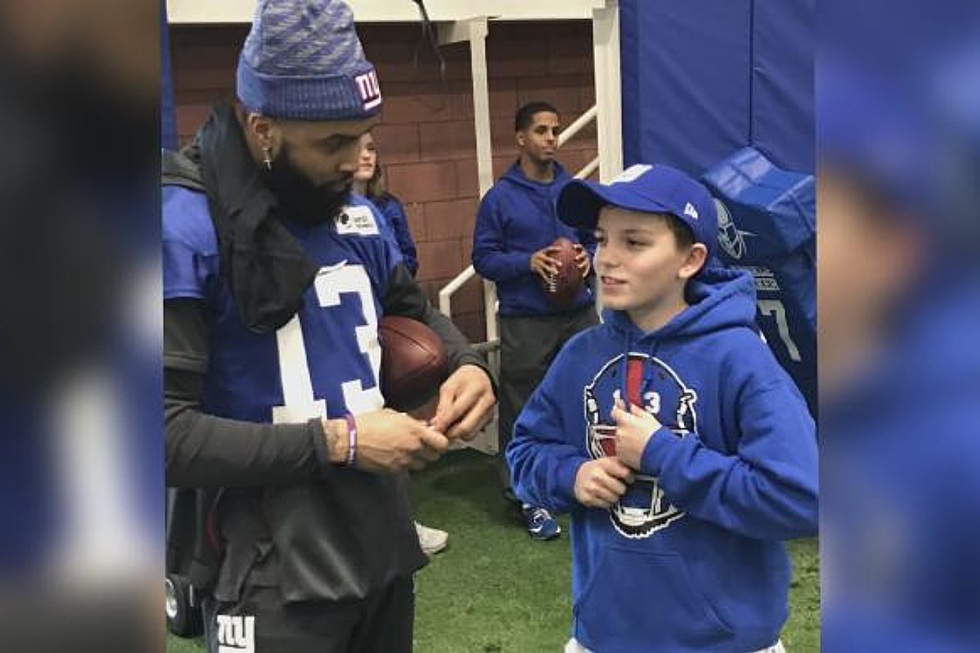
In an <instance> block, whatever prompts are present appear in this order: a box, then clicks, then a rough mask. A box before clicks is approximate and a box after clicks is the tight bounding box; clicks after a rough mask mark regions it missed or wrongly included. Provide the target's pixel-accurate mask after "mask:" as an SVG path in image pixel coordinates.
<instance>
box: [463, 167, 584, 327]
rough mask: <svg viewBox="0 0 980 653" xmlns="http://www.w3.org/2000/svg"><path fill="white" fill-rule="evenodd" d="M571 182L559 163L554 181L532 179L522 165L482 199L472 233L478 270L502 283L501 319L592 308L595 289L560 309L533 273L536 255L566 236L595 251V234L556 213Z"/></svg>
mask: <svg viewBox="0 0 980 653" xmlns="http://www.w3.org/2000/svg"><path fill="white" fill-rule="evenodd" d="M571 179H572V178H571V176H569V174H568V173H567V172H565V169H564V168H562V167H561V165H559V164H558V162H557V161H556V162H555V179H554V181H552V182H551V183H547V184H543V183H541V182H537V181H532V180H530V179H528V178H527V176H525V174H524V172H523V171H522V170H521V166H520V162H518V163H514V164H513V165H512V166H511V167H510V169H508V170H507V172H506V174H504V176H503V177H501V178H500V180H499V181H498V182H497V183H496V184H494V186H493V188H491V189H490V190H489V191H487V194H486V195H484V196H483V201H482V202H480V210H479V212H478V213H477V215H476V226H475V227H474V230H473V255H472V257H473V267H474V268H476V271H477V272H479V273H480V275H481V276H482V277H484V278H486V279H490V280H491V281H493V282H495V283H496V284H497V298H498V299H499V300H500V309H499V312H500V314H501V315H504V316H517V315H521V316H526V315H550V314H554V313H559V312H571V311H575V310H578V309H580V308H582V307H584V306H588V305H591V304H592V291H591V290H590V289H589V288H588V287H587V286H586V287H583V289H582V291H581V292H580V293H579V296H578V297H577V298H576V300H575V304H574V305H573V306H571V307H569V308H566V309H564V310H561V311H560V310H558V309H556V308H555V307H554V306H553V305H552V304H551V303H550V302H549V300H548V298H547V297H545V294H544V291H543V290H542V289H541V281H540V277H539V276H538V275H537V273H535V272H532V271H531V255H532V254H534V252H536V251H538V250H540V249H543V248H545V247H547V246H548V245H550V244H551V243H552V242H554V241H555V239H556V238H560V237H562V236H564V237H565V238H568V239H569V240H570V241H572V242H573V243H581V244H582V245H584V246H585V247H586V249H588V250H589V252H590V253H594V252H595V239H594V238H592V236H591V234H580V232H578V231H576V230H575V229H572V228H571V227H569V226H567V225H565V224H564V223H562V222H560V221H559V220H558V215H557V214H556V213H555V199H556V198H557V197H558V193H559V192H561V189H562V188H564V186H565V184H567V183H568V182H569V181H571Z"/></svg>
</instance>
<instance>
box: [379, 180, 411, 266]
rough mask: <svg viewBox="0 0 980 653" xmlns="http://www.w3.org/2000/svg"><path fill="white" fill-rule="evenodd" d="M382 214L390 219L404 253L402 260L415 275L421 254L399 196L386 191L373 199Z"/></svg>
mask: <svg viewBox="0 0 980 653" xmlns="http://www.w3.org/2000/svg"><path fill="white" fill-rule="evenodd" d="M371 201H372V202H373V203H374V205H375V206H376V207H377V209H378V210H379V211H380V212H381V215H383V216H384V218H385V219H386V220H387V221H388V224H389V225H390V226H391V230H392V232H393V234H394V236H395V244H396V245H397V246H398V250H399V251H400V252H401V253H402V262H403V263H404V264H405V267H406V268H408V271H409V272H411V273H412V276H413V277H414V276H415V275H416V273H418V271H419V256H418V251H417V250H416V248H415V240H414V239H413V238H412V232H411V230H410V229H409V227H408V217H407V216H406V215H405V208H404V207H403V206H402V203H401V202H400V201H398V198H397V197H395V196H394V195H391V194H388V193H385V194H384V195H382V196H380V197H376V198H374V199H373V200H371Z"/></svg>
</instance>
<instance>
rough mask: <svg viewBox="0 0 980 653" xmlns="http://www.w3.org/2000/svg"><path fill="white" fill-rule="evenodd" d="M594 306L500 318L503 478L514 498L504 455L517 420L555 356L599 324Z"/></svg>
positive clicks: (505, 488) (500, 439) (500, 431)
mask: <svg viewBox="0 0 980 653" xmlns="http://www.w3.org/2000/svg"><path fill="white" fill-rule="evenodd" d="M598 322H599V318H598V316H597V315H596V312H595V308H594V307H593V306H586V307H585V308H583V309H581V310H579V311H576V312H574V313H565V314H562V315H543V316H534V317H505V316H501V318H500V388H499V389H500V397H499V399H500V412H499V414H500V425H499V431H498V444H499V446H500V454H501V465H500V478H501V483H502V484H503V487H504V493H505V494H506V495H507V496H508V497H510V498H513V493H512V491H511V489H510V471H509V469H508V468H507V463H506V461H504V459H503V453H504V450H505V449H506V448H507V443H508V442H510V438H511V436H512V434H513V430H514V422H516V421H517V416H518V415H519V414H520V412H521V409H522V408H524V404H526V403H527V400H528V399H530V397H531V393H533V392H534V389H535V388H537V387H538V384H539V383H541V380H542V379H544V375H545V373H546V372H547V371H548V368H549V367H550V366H551V363H552V361H554V360H555V356H557V355H558V352H559V351H560V350H561V348H562V347H563V346H564V345H565V343H566V342H568V340H569V339H570V338H571V337H572V336H574V335H575V334H576V333H578V332H579V331H581V330H583V329H586V328H588V327H590V326H593V325H595V324H598Z"/></svg>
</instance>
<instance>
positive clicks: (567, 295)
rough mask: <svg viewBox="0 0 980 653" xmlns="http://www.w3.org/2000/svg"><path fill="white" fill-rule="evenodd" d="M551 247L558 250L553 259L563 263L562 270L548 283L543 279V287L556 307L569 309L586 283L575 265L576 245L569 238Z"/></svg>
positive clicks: (559, 240) (562, 239) (558, 241)
mask: <svg viewBox="0 0 980 653" xmlns="http://www.w3.org/2000/svg"><path fill="white" fill-rule="evenodd" d="M551 247H553V248H555V250H556V251H555V252H554V253H553V254H552V258H555V259H557V260H558V261H560V262H561V270H560V271H559V272H558V274H555V275H553V276H552V277H551V278H550V279H548V280H547V281H545V280H544V279H542V280H541V287H542V289H543V290H544V294H545V296H546V297H547V298H548V299H549V300H550V301H551V303H552V304H553V305H554V306H555V307H557V308H568V307H570V306H572V305H573V304H574V303H575V298H576V297H578V294H579V292H580V291H581V290H582V285H583V283H584V279H582V273H581V271H580V270H579V269H578V266H577V265H575V256H576V253H575V243H573V242H572V241H570V240H569V239H567V238H558V239H557V240H555V242H553V243H551Z"/></svg>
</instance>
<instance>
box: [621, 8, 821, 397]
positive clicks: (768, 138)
mask: <svg viewBox="0 0 980 653" xmlns="http://www.w3.org/2000/svg"><path fill="white" fill-rule="evenodd" d="M813 21H814V0H779V1H776V0H685V1H684V2H678V1H677V0H621V3H620V30H621V31H620V37H621V60H622V67H621V74H622V98H623V144H624V145H623V150H624V151H623V160H624V163H625V164H626V165H627V166H629V165H632V164H634V163H667V164H670V165H673V166H676V167H678V168H681V169H682V170H685V171H687V172H688V174H690V175H691V176H693V177H696V178H702V177H703V179H704V181H705V182H706V183H707V184H708V186H709V188H710V190H711V191H712V193H713V194H714V195H715V197H716V198H718V199H719V200H720V201H721V202H722V203H723V205H724V207H725V208H724V211H723V215H724V217H725V220H724V224H723V227H725V230H724V233H722V234H721V236H722V237H721V238H720V242H721V244H722V249H721V251H720V252H719V254H720V258H721V261H722V263H723V264H724V265H726V266H728V267H738V268H743V269H747V270H750V271H751V272H752V273H753V275H754V276H755V281H756V292H757V295H758V309H759V310H758V313H757V316H756V322H757V324H758V326H759V329H760V331H761V332H762V333H763V334H764V335H765V337H766V340H767V342H768V343H769V346H770V348H772V350H773V353H774V354H775V355H776V357H777V359H778V360H779V361H780V363H781V364H782V365H783V366H784V367H785V368H786V370H787V371H788V372H789V373H790V375H791V376H792V377H793V379H794V380H795V381H796V383H797V386H799V388H800V390H801V391H802V393H803V394H804V396H805V397H806V399H807V402H808V403H809V405H810V408H811V410H814V409H815V406H816V388H817V383H816V346H817V345H816V324H815V312H816V306H815V304H816V292H815V290H816V267H815V263H816V261H815V244H816V242H815V241H816V237H815V236H816V232H815V223H814V220H815V202H814V197H813V188H814V186H813V177H812V175H813V169H814V138H815V134H814V120H813V77H814V73H813V63H814V40H813ZM709 170H711V173H710V174H708V175H705V173H706V172H707V171H709ZM787 234H792V235H793V237H792V238H789V239H787V238H786V236H787ZM726 235H727V236H728V237H727V238H726ZM767 243H768V244H769V245H768V246H767ZM773 244H776V245H778V246H774V245H773ZM736 245H738V246H737V247H736Z"/></svg>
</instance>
